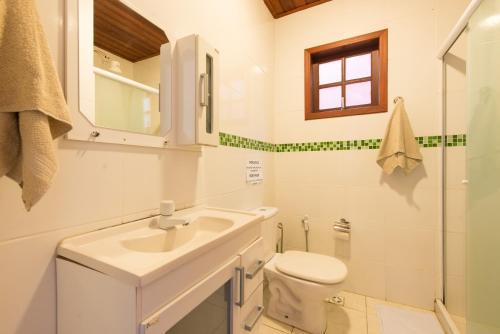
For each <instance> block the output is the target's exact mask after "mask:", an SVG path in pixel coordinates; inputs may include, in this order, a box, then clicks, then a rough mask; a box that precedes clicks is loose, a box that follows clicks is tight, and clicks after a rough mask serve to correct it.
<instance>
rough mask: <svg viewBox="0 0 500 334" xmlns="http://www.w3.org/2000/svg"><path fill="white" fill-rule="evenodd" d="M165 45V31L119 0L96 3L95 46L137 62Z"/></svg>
mask: <svg viewBox="0 0 500 334" xmlns="http://www.w3.org/2000/svg"><path fill="white" fill-rule="evenodd" d="M86 1H87V0H86ZM165 43H168V38H167V35H166V34H165V32H164V31H163V30H161V29H160V28H158V27H157V26H155V25H154V24H153V23H151V22H149V21H148V20H147V19H145V18H144V17H142V16H141V15H139V14H138V13H136V12H135V11H133V10H132V9H130V8H129V7H127V6H126V5H124V4H123V3H122V2H120V1H119V0H94V45H95V46H97V47H99V48H101V49H104V50H106V51H109V52H111V53H113V54H115V55H117V56H120V57H122V58H125V59H127V60H129V61H131V62H134V63H135V62H137V61H140V60H144V59H147V58H150V57H153V56H157V55H159V54H160V46H161V45H162V44H165Z"/></svg>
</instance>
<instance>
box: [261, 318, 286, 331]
mask: <svg viewBox="0 0 500 334" xmlns="http://www.w3.org/2000/svg"><path fill="white" fill-rule="evenodd" d="M262 319H263V322H262V323H263V324H264V325H265V326H267V327H271V328H273V329H277V330H279V331H281V332H285V333H291V332H292V326H290V325H287V324H284V323H282V322H281V321H278V320H275V319H272V318H269V317H267V316H264V317H262Z"/></svg>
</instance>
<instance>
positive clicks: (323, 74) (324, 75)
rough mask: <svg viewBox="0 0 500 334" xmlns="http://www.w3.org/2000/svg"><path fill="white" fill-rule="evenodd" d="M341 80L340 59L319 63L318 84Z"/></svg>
mask: <svg viewBox="0 0 500 334" xmlns="http://www.w3.org/2000/svg"><path fill="white" fill-rule="evenodd" d="M340 81H342V61H341V60H335V61H331V62H328V63H323V64H319V84H320V85H325V84H330V83H336V82H340Z"/></svg>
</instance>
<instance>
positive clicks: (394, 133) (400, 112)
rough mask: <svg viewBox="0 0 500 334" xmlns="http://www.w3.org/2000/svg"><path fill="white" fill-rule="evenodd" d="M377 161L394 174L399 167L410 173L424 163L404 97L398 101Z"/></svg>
mask: <svg viewBox="0 0 500 334" xmlns="http://www.w3.org/2000/svg"><path fill="white" fill-rule="evenodd" d="M377 163H378V164H379V165H380V167H382V169H383V170H384V172H385V173H387V174H392V172H394V170H395V169H396V168H397V167H400V168H401V169H403V170H404V172H405V173H406V174H409V173H411V171H412V170H413V169H415V167H417V166H418V165H419V164H420V163H422V154H421V153H420V147H419V145H418V143H417V141H416V139H415V135H414V134H413V130H412V128H411V125H410V121H409V119H408V115H407V114H406V110H405V106H404V101H403V99H402V98H399V100H398V101H397V102H396V106H395V108H394V112H393V113H392V116H391V119H390V121H389V125H388V126H387V130H386V132H385V137H384V140H383V141H382V145H381V147H380V152H379V155H378V158H377Z"/></svg>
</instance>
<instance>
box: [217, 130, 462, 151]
mask: <svg viewBox="0 0 500 334" xmlns="http://www.w3.org/2000/svg"><path fill="white" fill-rule="evenodd" d="M219 137H220V144H221V145H224V146H231V147H238V148H245V149H251V150H257V151H265V152H313V151H352V150H377V149H379V148H380V145H381V143H382V139H380V138H378V139H355V140H335V141H321V142H308V143H288V144H272V143H268V142H264V141H260V140H255V139H250V138H245V137H240V136H236V135H232V134H228V133H222V132H221V133H220V134H219ZM415 139H416V140H417V142H418V144H419V145H420V147H423V148H430V147H441V146H442V143H443V137H442V136H421V137H415ZM444 142H445V145H446V146H447V147H456V146H466V145H467V136H466V135H465V134H455V135H447V136H446V138H445V140H444Z"/></svg>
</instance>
